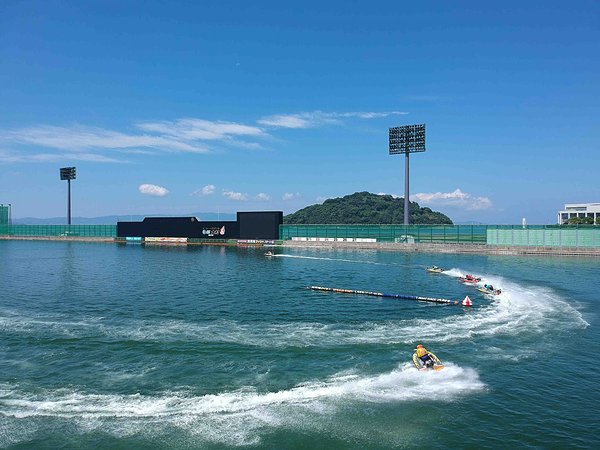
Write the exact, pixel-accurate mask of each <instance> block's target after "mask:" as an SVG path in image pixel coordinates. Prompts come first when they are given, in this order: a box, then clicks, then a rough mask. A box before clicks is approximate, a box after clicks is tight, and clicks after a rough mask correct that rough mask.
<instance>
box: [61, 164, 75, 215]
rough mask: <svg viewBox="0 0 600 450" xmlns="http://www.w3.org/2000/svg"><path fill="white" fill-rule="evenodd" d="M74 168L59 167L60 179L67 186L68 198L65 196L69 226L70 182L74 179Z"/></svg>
mask: <svg viewBox="0 0 600 450" xmlns="http://www.w3.org/2000/svg"><path fill="white" fill-rule="evenodd" d="M75 175H76V173H75V167H61V169H60V179H61V180H63V181H64V180H67V183H68V185H69V189H68V192H69V193H68V196H67V223H68V224H69V225H71V180H74V179H75Z"/></svg>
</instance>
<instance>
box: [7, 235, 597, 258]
mask: <svg viewBox="0 0 600 450" xmlns="http://www.w3.org/2000/svg"><path fill="white" fill-rule="evenodd" d="M0 240H12V241H58V242H96V243H121V242H119V241H117V240H116V239H115V238H113V237H83V236H0ZM152 245H231V244H224V243H217V242H215V243H208V242H202V243H185V244H174V243H157V242H153V243H152ZM238 245H240V246H242V245H241V244H238ZM244 246H248V244H245V245H244ZM258 246H264V245H261V244H258ZM272 246H273V245H272V244H270V245H269V247H272ZM276 247H282V248H286V247H287V248H321V249H334V248H338V249H356V250H379V251H391V252H407V253H463V254H464V253H471V254H484V255H508V256H527V255H532V256H593V257H600V248H595V247H533V246H500V245H498V246H496V245H494V246H492V245H487V244H449V243H440V244H431V243H419V244H407V243H395V242H315V241H283V243H282V244H280V245H276Z"/></svg>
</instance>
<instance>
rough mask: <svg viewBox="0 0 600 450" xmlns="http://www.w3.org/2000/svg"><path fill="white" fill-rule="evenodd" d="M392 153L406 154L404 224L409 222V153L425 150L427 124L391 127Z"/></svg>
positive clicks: (390, 141)
mask: <svg viewBox="0 0 600 450" xmlns="http://www.w3.org/2000/svg"><path fill="white" fill-rule="evenodd" d="M389 143H390V155H402V154H404V156H405V159H404V225H408V224H409V217H410V216H409V211H408V209H409V202H408V197H409V176H408V175H409V170H408V167H409V165H408V155H410V154H411V153H417V152H424V151H425V124H420V125H404V126H401V127H394V128H390V140H389Z"/></svg>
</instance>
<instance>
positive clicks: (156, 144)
mask: <svg viewBox="0 0 600 450" xmlns="http://www.w3.org/2000/svg"><path fill="white" fill-rule="evenodd" d="M399 114H406V113H404V112H400V111H383V112H373V111H371V112H369V111H363V112H352V111H351V112H323V111H312V112H301V113H297V114H280V115H271V116H266V117H263V118H261V119H259V120H258V125H255V124H253V125H246V124H243V123H238V122H230V121H210V120H205V119H198V118H183V119H175V120H165V121H148V122H139V123H137V124H134V126H135V130H134V131H133V132H122V131H114V130H109V129H105V128H100V127H93V126H85V125H73V126H53V125H36V126H30V127H24V128H20V129H12V130H2V129H0V146H2V148H3V149H5V151H3V152H0V162H4V163H15V162H43V161H61V160H63V159H64V160H75V161H90V162H105V163H106V162H126V161H124V160H120V159H119V158H117V157H115V156H114V154H113V155H111V156H106V154H107V152H119V153H120V154H129V155H137V156H138V157H140V156H142V155H149V154H160V153H164V152H168V153H175V152H186V153H207V152H210V151H211V150H212V149H213V148H214V146H215V145H216V143H219V144H224V145H228V146H231V147H238V148H244V149H260V148H262V146H261V142H260V140H261V139H269V138H271V136H270V135H269V134H268V133H267V132H266V131H265V130H264V129H263V128H261V126H268V127H272V128H280V129H293V128H298V129H302V128H312V127H318V126H322V125H326V124H340V123H342V121H343V120H344V119H348V118H358V119H365V120H368V119H375V118H381V117H387V116H390V115H399ZM17 148H18V149H19V152H17V151H16V149H17ZM39 148H43V150H41V151H40V150H39Z"/></svg>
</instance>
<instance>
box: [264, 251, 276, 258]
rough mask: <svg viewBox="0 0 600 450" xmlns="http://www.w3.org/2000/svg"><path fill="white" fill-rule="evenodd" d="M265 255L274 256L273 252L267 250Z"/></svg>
mask: <svg viewBox="0 0 600 450" xmlns="http://www.w3.org/2000/svg"><path fill="white" fill-rule="evenodd" d="M265 256H266V257H267V258H270V257H271V256H275V254H274V253H273V252H267V253H265Z"/></svg>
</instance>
